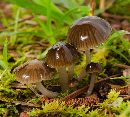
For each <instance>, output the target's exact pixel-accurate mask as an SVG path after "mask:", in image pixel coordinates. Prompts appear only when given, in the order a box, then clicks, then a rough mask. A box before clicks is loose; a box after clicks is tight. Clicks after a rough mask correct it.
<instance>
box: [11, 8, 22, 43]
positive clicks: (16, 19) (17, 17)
mask: <svg viewBox="0 0 130 117" xmlns="http://www.w3.org/2000/svg"><path fill="white" fill-rule="evenodd" d="M19 15H20V8H18V10H17V12H16V17H15V24H14V33H16V34H15V35H14V36H11V39H10V43H11V44H12V45H14V44H15V43H16V38H17V30H18V21H19Z"/></svg>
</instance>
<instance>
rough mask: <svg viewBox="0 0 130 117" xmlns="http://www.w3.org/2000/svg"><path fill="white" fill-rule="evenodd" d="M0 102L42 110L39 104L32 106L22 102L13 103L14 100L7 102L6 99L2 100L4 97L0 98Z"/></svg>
mask: <svg viewBox="0 0 130 117" xmlns="http://www.w3.org/2000/svg"><path fill="white" fill-rule="evenodd" d="M0 100H1V101H2V102H6V103H12V104H15V105H22V106H29V107H36V108H41V105H39V104H31V103H26V102H22V101H13V100H11V101H10V100H7V99H6V100H5V99H2V97H1V96H0Z"/></svg>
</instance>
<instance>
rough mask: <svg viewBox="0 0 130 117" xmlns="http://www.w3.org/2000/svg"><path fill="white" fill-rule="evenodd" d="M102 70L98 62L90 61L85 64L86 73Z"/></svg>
mask: <svg viewBox="0 0 130 117" xmlns="http://www.w3.org/2000/svg"><path fill="white" fill-rule="evenodd" d="M101 71H102V67H101V65H100V64H98V63H94V62H91V63H90V64H88V65H87V66H86V72H87V73H99V72H101Z"/></svg>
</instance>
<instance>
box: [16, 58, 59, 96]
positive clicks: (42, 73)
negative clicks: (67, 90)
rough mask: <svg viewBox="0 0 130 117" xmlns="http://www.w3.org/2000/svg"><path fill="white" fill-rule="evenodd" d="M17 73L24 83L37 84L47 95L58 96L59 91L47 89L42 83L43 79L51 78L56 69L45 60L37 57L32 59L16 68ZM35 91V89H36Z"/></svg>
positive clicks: (19, 79)
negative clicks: (50, 66)
mask: <svg viewBox="0 0 130 117" xmlns="http://www.w3.org/2000/svg"><path fill="white" fill-rule="evenodd" d="M14 72H15V73H16V80H17V81H19V82H20V83H22V84H26V85H29V84H32V83H35V84H36V88H37V89H38V90H39V91H40V92H41V93H42V94H43V96H45V97H49V98H52V97H56V96H57V95H58V93H57V92H52V91H49V90H47V89H46V88H45V87H44V86H43V85H42V83H41V81H42V80H50V79H51V78H50V76H51V75H52V73H53V72H54V69H52V68H49V67H48V66H47V65H46V63H45V62H43V61H39V60H37V59H35V60H31V61H30V62H27V63H25V64H23V65H21V66H18V67H17V68H15V69H14ZM34 92H35V91H34Z"/></svg>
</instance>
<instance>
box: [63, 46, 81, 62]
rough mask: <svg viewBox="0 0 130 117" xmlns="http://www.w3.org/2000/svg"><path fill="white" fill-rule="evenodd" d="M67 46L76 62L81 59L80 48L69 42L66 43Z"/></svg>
mask: <svg viewBox="0 0 130 117" xmlns="http://www.w3.org/2000/svg"><path fill="white" fill-rule="evenodd" d="M65 46H66V47H67V48H68V49H69V50H70V52H71V54H72V56H73V61H74V63H77V62H78V61H79V60H80V58H79V57H80V53H79V52H78V50H77V49H76V48H75V47H74V45H71V44H69V43H66V44H65Z"/></svg>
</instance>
